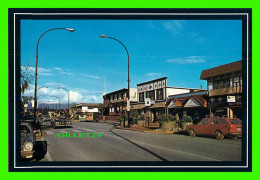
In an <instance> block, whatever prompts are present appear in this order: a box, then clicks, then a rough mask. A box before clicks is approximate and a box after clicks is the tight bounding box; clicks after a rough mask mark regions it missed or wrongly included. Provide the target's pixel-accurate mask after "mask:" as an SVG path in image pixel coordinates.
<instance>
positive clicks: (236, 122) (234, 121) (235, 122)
mask: <svg viewBox="0 0 260 180" xmlns="http://www.w3.org/2000/svg"><path fill="white" fill-rule="evenodd" d="M230 122H231V123H232V124H242V123H241V121H240V120H239V119H230Z"/></svg>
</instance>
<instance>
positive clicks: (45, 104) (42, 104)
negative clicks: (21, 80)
mask: <svg viewBox="0 0 260 180" xmlns="http://www.w3.org/2000/svg"><path fill="white" fill-rule="evenodd" d="M72 105H73V104H70V107H71V106H72ZM67 107H68V104H67V103H61V104H60V109H66V108H67ZM28 108H29V109H33V107H32V104H31V103H29V107H28ZM38 108H49V109H53V108H54V109H56V108H57V109H59V104H48V103H40V104H39V105H38Z"/></svg>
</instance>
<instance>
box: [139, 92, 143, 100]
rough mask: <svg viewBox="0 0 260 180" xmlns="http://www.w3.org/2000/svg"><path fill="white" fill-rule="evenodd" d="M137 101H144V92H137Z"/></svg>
mask: <svg viewBox="0 0 260 180" xmlns="http://www.w3.org/2000/svg"><path fill="white" fill-rule="evenodd" d="M139 102H144V93H143V92H142V93H139Z"/></svg>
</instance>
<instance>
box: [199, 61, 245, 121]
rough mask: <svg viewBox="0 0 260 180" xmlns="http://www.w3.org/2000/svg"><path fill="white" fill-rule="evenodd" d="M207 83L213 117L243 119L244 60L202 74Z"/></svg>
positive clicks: (201, 77)
mask: <svg viewBox="0 0 260 180" xmlns="http://www.w3.org/2000/svg"><path fill="white" fill-rule="evenodd" d="M200 79H203V80H206V81H207V86H208V91H209V99H208V105H209V108H210V110H211V115H218V116H222V115H226V116H228V117H231V118H232V117H234V116H236V117H238V118H242V60H240V61H236V62H232V63H229V64H225V65H221V66H217V67H214V68H211V69H207V70H204V71H202V72H201V76H200Z"/></svg>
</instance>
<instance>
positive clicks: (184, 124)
mask: <svg viewBox="0 0 260 180" xmlns="http://www.w3.org/2000/svg"><path fill="white" fill-rule="evenodd" d="M192 124H193V122H182V123H181V129H182V130H186V127H187V126H188V125H192Z"/></svg>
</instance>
